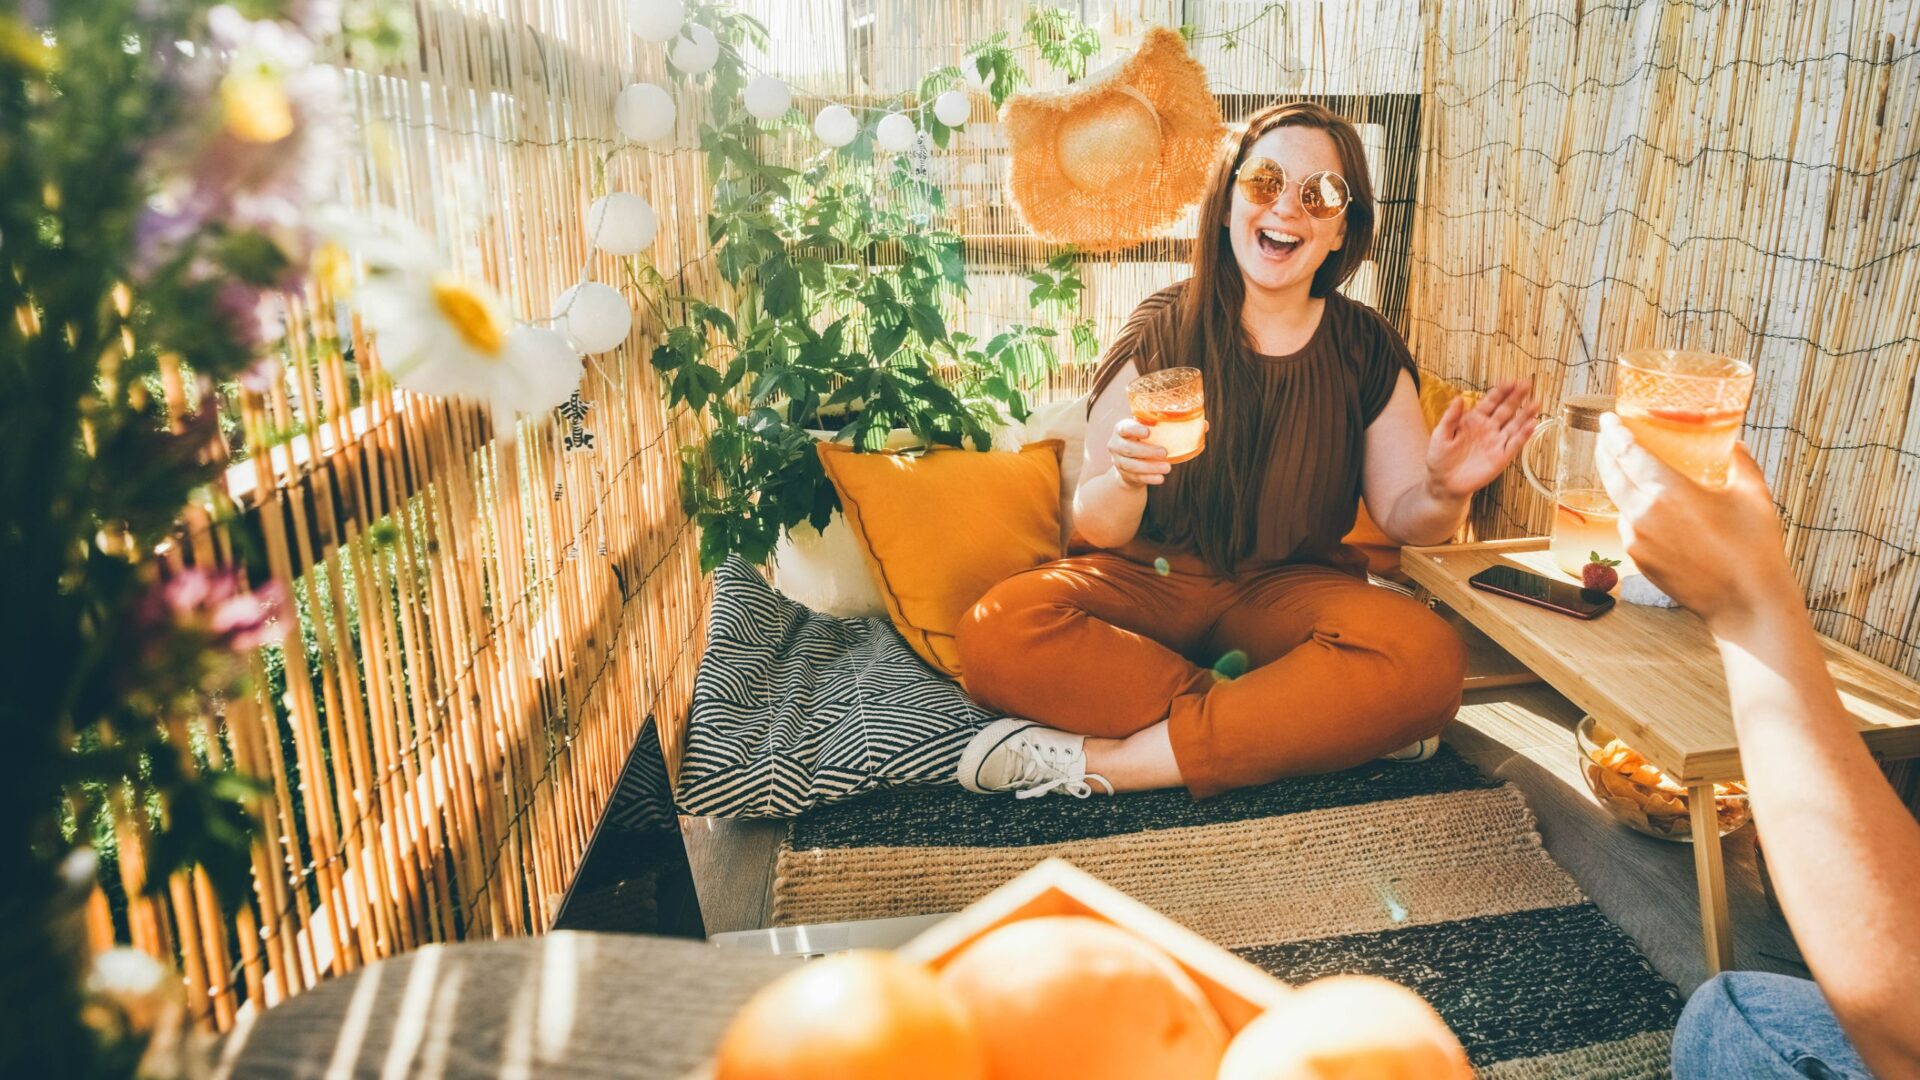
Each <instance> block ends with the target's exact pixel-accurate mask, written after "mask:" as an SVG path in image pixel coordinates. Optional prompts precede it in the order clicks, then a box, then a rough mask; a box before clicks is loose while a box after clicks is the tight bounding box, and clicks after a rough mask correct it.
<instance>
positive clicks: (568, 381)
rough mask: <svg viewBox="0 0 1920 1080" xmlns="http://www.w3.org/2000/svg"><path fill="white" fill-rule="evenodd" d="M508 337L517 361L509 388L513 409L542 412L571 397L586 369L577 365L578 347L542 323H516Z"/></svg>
mask: <svg viewBox="0 0 1920 1080" xmlns="http://www.w3.org/2000/svg"><path fill="white" fill-rule="evenodd" d="M509 340H510V342H511V344H512V346H513V352H514V355H515V357H516V358H518V360H519V363H518V364H516V365H514V371H513V372H512V378H513V380H514V382H513V384H512V386H511V389H510V391H509V393H510V395H511V402H512V404H513V407H514V408H515V409H517V410H518V411H520V412H523V413H536V412H545V411H546V410H548V409H552V408H556V407H558V406H559V405H560V403H561V402H563V401H565V400H567V399H568V398H570V397H572V396H573V392H574V390H576V389H578V388H579V386H580V376H581V375H582V374H584V373H585V370H584V369H583V368H582V367H581V365H580V350H578V349H576V348H574V347H573V342H571V341H568V340H567V336H566V335H565V334H562V333H561V332H560V331H558V330H549V329H548V328H546V327H544V326H516V327H514V328H513V330H512V331H511V337H510V338H509Z"/></svg>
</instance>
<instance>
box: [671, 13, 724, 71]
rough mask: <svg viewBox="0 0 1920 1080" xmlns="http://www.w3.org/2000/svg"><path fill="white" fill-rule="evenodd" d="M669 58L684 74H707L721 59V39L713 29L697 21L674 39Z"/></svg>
mask: <svg viewBox="0 0 1920 1080" xmlns="http://www.w3.org/2000/svg"><path fill="white" fill-rule="evenodd" d="M667 59H668V60H670V61H671V62H672V63H673V66H674V67H675V68H676V69H677V70H679V71H680V73H681V74H683V75H705V74H706V73H707V72H709V71H712V70H713V65H714V64H716V63H719V61H720V39H719V38H716V37H714V36H713V31H711V30H709V29H707V28H706V27H704V26H701V25H699V24H698V23H695V24H694V25H692V26H689V27H687V29H686V31H685V32H684V33H682V34H681V35H680V36H679V37H677V38H675V39H674V40H673V48H671V49H669V50H668V51H667Z"/></svg>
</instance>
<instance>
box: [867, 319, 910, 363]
mask: <svg viewBox="0 0 1920 1080" xmlns="http://www.w3.org/2000/svg"><path fill="white" fill-rule="evenodd" d="M905 340H907V324H906V323H904V322H899V323H889V324H886V325H883V326H876V327H874V330H873V343H872V344H873V358H874V359H875V360H885V359H887V358H888V357H890V356H892V355H893V354H894V353H896V352H898V351H899V349H900V343H901V342H903V341H905Z"/></svg>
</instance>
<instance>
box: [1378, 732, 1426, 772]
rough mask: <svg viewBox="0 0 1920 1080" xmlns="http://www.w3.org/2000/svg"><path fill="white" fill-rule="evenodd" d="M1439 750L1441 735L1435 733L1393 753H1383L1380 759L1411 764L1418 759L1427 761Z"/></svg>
mask: <svg viewBox="0 0 1920 1080" xmlns="http://www.w3.org/2000/svg"><path fill="white" fill-rule="evenodd" d="M1439 752H1440V736H1438V735H1433V736H1430V737H1428V738H1425V739H1421V740H1420V741H1419V742H1417V743H1408V744H1407V745H1405V746H1403V747H1401V748H1400V749H1398V750H1395V751H1394V752H1393V753H1391V754H1383V755H1382V756H1381V758H1380V760H1381V761H1399V762H1404V763H1405V764H1408V765H1411V764H1413V763H1414V762H1417V761H1425V760H1427V759H1428V758H1430V757H1432V756H1433V755H1435V754H1437V753H1439Z"/></svg>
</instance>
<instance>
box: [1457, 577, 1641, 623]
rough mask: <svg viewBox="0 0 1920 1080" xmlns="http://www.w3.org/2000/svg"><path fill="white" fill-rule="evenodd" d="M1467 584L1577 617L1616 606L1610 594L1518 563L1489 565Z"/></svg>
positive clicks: (1595, 615) (1593, 615) (1597, 614)
mask: <svg viewBox="0 0 1920 1080" xmlns="http://www.w3.org/2000/svg"><path fill="white" fill-rule="evenodd" d="M1467 584H1469V585H1471V586H1473V587H1474V588H1476V589H1483V590H1485V591H1487V592H1490V593H1494V594H1496V595H1499V596H1510V597H1512V598H1513V599H1515V600H1520V601H1523V602H1525V603H1529V604H1532V605H1534V606H1535V607H1543V608H1546V609H1547V610H1549V611H1557V612H1559V613H1561V614H1562V615H1571V616H1573V617H1574V618H1576V619H1597V618H1599V617H1600V616H1602V615H1604V614H1606V613H1607V611H1608V609H1610V608H1612V607H1613V595H1612V594H1611V593H1604V592H1599V591H1597V590H1594V589H1583V588H1581V587H1580V586H1578V585H1574V584H1571V583H1569V582H1565V581H1556V580H1554V579H1553V578H1550V577H1542V576H1540V575H1539V574H1534V573H1529V572H1528V571H1525V570H1522V569H1520V568H1519V567H1517V566H1489V567H1487V568H1486V569H1485V570H1482V571H1480V572H1479V573H1477V574H1475V575H1473V576H1472V577H1470V578H1468V579H1467Z"/></svg>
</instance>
